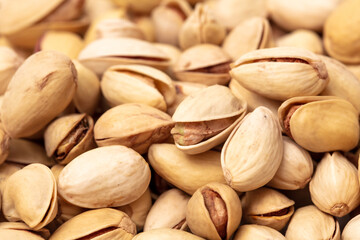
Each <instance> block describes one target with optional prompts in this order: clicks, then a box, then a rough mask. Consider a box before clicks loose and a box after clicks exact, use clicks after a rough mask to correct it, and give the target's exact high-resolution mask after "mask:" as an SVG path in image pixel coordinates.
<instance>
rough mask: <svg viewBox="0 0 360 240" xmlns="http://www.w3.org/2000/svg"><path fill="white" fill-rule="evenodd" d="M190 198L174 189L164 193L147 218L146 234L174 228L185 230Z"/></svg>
mask: <svg viewBox="0 0 360 240" xmlns="http://www.w3.org/2000/svg"><path fill="white" fill-rule="evenodd" d="M189 199H190V196H188V195H187V194H185V193H184V192H182V191H180V190H179V189H176V188H173V189H170V190H168V191H166V192H164V193H162V194H161V195H160V196H159V198H158V199H156V201H155V203H154V205H153V206H152V207H151V209H150V211H149V214H148V215H147V217H146V221H145V225H144V232H146V231H150V230H152V229H158V228H172V229H180V230H185V229H186V228H187V227H188V226H187V222H186V218H185V217H186V207H187V204H188V201H189Z"/></svg>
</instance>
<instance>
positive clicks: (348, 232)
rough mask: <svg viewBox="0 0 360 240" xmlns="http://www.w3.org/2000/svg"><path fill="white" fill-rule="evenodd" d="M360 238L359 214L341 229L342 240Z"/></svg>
mask: <svg viewBox="0 0 360 240" xmlns="http://www.w3.org/2000/svg"><path fill="white" fill-rule="evenodd" d="M358 238H360V215H357V216H356V217H354V218H352V219H351V220H350V221H349V222H348V223H347V224H346V226H345V228H344V229H343V232H342V234H341V239H342V240H352V239H358Z"/></svg>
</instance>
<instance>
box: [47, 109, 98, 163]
mask: <svg viewBox="0 0 360 240" xmlns="http://www.w3.org/2000/svg"><path fill="white" fill-rule="evenodd" d="M93 129H94V121H93V119H92V117H90V116H88V115H86V114H85V113H79V114H71V115H67V116H63V117H60V118H58V119H56V120H55V121H53V122H52V123H51V124H50V125H49V126H48V127H47V128H46V131H45V134H44V143H45V150H46V154H47V156H48V157H52V158H54V159H55V161H56V162H57V163H61V164H67V163H69V162H70V161H71V160H73V159H74V158H75V157H77V156H79V155H80V154H82V153H84V152H86V151H88V150H90V149H92V148H94V147H95V146H96V145H95V142H94V139H93V134H94V133H93Z"/></svg>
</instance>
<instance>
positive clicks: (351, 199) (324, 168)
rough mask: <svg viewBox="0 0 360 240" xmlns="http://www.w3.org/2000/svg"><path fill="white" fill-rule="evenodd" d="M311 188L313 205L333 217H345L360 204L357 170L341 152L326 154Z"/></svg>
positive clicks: (311, 182) (311, 183)
mask: <svg viewBox="0 0 360 240" xmlns="http://www.w3.org/2000/svg"><path fill="white" fill-rule="evenodd" d="M329 176H331V177H329ZM309 186H310V194H311V200H312V201H313V203H314V204H315V205H316V206H317V207H318V208H319V209H320V210H322V211H324V212H326V213H329V214H331V215H333V216H336V217H342V216H345V215H346V214H348V213H349V212H351V211H352V210H354V209H355V208H356V207H357V206H358V205H359V204H360V188H359V179H358V176H357V169H356V167H355V166H354V165H353V164H352V163H350V162H349V161H348V160H347V159H346V158H345V157H344V156H343V155H342V154H341V153H339V152H334V153H333V154H330V153H326V154H325V156H324V157H323V159H321V161H320V163H319V164H318V166H317V168H316V171H315V174H314V176H313V178H312V180H311V181H310V184H309Z"/></svg>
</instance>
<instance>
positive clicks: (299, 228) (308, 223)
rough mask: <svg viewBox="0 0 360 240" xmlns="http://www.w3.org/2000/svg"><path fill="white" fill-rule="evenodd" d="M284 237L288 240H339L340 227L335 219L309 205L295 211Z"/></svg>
mask: <svg viewBox="0 0 360 240" xmlns="http://www.w3.org/2000/svg"><path fill="white" fill-rule="evenodd" d="M285 237H286V239H288V240H314V239H329V240H340V226H339V222H338V221H337V220H336V218H334V217H333V216H331V215H329V214H326V213H324V212H322V211H320V210H319V209H318V208H317V207H315V206H314V205H309V206H306V207H302V208H299V209H297V210H296V211H295V214H294V216H293V217H292V218H291V220H290V223H289V225H288V228H287V230H286V235H285Z"/></svg>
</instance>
